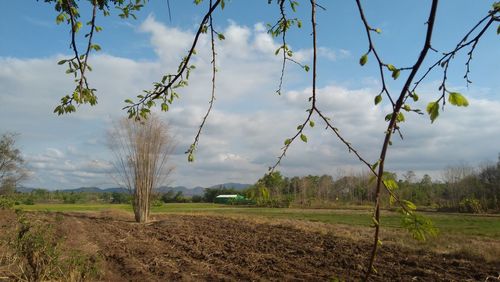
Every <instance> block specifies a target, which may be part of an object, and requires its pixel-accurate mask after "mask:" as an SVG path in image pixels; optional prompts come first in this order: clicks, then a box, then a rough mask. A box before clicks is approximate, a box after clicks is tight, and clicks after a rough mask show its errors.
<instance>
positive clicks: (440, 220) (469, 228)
mask: <svg viewBox="0 0 500 282" xmlns="http://www.w3.org/2000/svg"><path fill="white" fill-rule="evenodd" d="M18 207H20V208H22V209H23V210H26V211H52V212H57V211H78V212H84V211H103V210H110V209H116V210H123V211H130V212H131V211H132V207H131V206H130V205H119V204H36V205H21V206H18ZM152 212H153V213H167V214H175V213H183V214H185V213H192V214H211V215H238V216H241V215H243V216H248V217H264V218H271V219H272V218H277V219H294V220H306V221H313V222H324V223H329V224H347V225H354V226H366V227H368V226H369V225H370V224H371V214H370V211H369V210H363V209H361V210H359V209H358V210H351V209H349V210H347V209H293V208H290V209H284V208H256V207H238V206H228V205H219V204H208V203H185V204H178V203H176V204H165V205H163V206H161V207H153V208H152ZM424 214H425V215H427V216H428V217H430V218H431V219H432V221H433V222H434V225H435V226H436V227H438V228H439V230H440V232H441V233H449V234H457V235H458V234H461V235H471V236H483V237H491V238H500V216H492V215H464V214H449V213H446V214H445V213H424ZM381 223H382V225H383V226H386V227H390V228H399V227H400V216H399V214H397V213H394V212H389V211H384V212H383V214H382V220H381Z"/></svg>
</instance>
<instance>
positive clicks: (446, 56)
mask: <svg viewBox="0 0 500 282" xmlns="http://www.w3.org/2000/svg"><path fill="white" fill-rule="evenodd" d="M499 13H500V5H497V6H494V8H493V9H492V10H491V11H489V12H488V14H487V15H486V16H485V17H483V18H482V19H481V20H479V21H478V22H477V24H475V25H474V26H473V27H472V28H471V29H470V30H469V31H468V32H467V33H466V34H465V35H464V36H463V37H462V39H461V40H460V41H459V43H458V44H457V45H456V46H455V48H454V49H453V50H452V51H449V52H445V53H442V56H441V58H439V59H438V60H437V61H436V62H435V63H434V64H432V65H431V66H430V67H429V68H428V69H427V71H426V72H425V73H424V74H423V75H422V76H421V77H420V78H419V79H418V80H417V81H416V82H415V83H414V85H413V87H412V89H411V91H408V96H412V95H416V94H415V91H416V89H417V88H418V86H420V84H421V82H422V81H423V80H424V79H425V78H426V77H427V76H428V75H429V73H430V72H431V71H432V70H433V69H435V68H436V67H437V66H441V67H442V68H443V76H442V79H441V83H440V85H439V91H441V95H440V96H439V98H438V99H437V100H436V101H435V102H433V103H432V105H434V109H433V113H434V115H431V120H432V121H434V119H435V118H437V115H438V111H439V103H440V102H442V104H443V106H444V105H445V103H446V100H445V95H446V94H452V93H453V94H458V93H456V92H451V91H449V90H448V88H447V86H446V82H447V80H448V68H449V66H450V63H451V61H452V60H453V59H454V58H455V56H456V55H457V54H458V53H459V52H460V51H461V50H462V49H464V48H466V47H469V46H470V50H469V52H467V61H466V63H465V67H466V70H465V75H464V77H463V78H464V79H465V81H466V84H467V86H468V85H469V83H471V80H470V78H469V73H470V63H471V60H472V55H473V53H474V51H475V49H476V47H477V44H478V43H479V41H480V39H481V38H482V37H483V35H484V34H485V32H486V31H487V30H488V29H489V28H490V27H491V25H492V24H493V23H494V22H496V21H499V18H498V16H497V15H498V14H499ZM481 25H483V26H482V27H481ZM476 31H477V34H476V35H475V36H474V37H473V38H472V39H470V40H468V39H469V37H470V36H471V35H472V34H473V33H474V32H476ZM428 111H429V114H431V113H430V109H429V110H428Z"/></svg>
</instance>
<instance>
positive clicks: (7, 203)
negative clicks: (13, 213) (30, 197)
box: [0, 196, 14, 210]
mask: <svg viewBox="0 0 500 282" xmlns="http://www.w3.org/2000/svg"><path fill="white" fill-rule="evenodd" d="M12 207H14V201H12V200H11V199H9V198H7V197H3V196H0V210H8V209H11V208H12Z"/></svg>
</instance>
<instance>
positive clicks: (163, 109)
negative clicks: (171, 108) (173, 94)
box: [161, 103, 168, 112]
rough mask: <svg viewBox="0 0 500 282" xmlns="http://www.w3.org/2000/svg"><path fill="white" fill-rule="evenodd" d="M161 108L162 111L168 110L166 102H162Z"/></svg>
mask: <svg viewBox="0 0 500 282" xmlns="http://www.w3.org/2000/svg"><path fill="white" fill-rule="evenodd" d="M161 110H162V111H164V112H166V111H168V104H167V103H162V104H161Z"/></svg>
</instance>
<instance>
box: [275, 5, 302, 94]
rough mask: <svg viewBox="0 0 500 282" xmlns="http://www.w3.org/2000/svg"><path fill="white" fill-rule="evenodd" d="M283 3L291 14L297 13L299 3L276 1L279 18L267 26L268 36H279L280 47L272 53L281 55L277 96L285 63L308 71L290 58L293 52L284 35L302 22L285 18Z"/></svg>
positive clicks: (279, 91)
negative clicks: (287, 4)
mask: <svg viewBox="0 0 500 282" xmlns="http://www.w3.org/2000/svg"><path fill="white" fill-rule="evenodd" d="M285 1H288V3H289V6H290V8H291V9H292V11H293V12H296V11H297V10H296V6H297V5H299V3H298V2H297V1H295V0H277V1H276V2H277V4H278V6H279V11H280V18H279V19H278V21H277V22H276V23H275V24H274V25H273V26H271V25H269V24H268V25H267V26H268V30H267V32H268V33H269V34H271V36H273V37H278V36H280V35H281V46H280V47H279V48H278V49H276V51H275V52H274V54H275V55H278V54H279V53H280V52H281V54H282V61H281V73H280V78H279V83H278V89H277V90H276V93H277V94H278V95H281V91H282V86H283V79H284V77H285V68H286V63H287V61H290V62H292V63H294V64H296V65H298V66H300V67H301V68H303V69H304V70H305V71H309V66H308V65H304V64H302V63H300V62H298V61H296V60H294V59H293V58H292V56H293V51H292V49H291V48H290V47H289V46H288V44H287V40H286V35H287V32H288V30H289V29H290V28H291V27H292V26H294V25H297V27H298V28H301V27H302V21H300V20H299V19H298V18H291V19H290V18H288V17H287V15H286V9H285ZM269 2H271V1H269Z"/></svg>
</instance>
